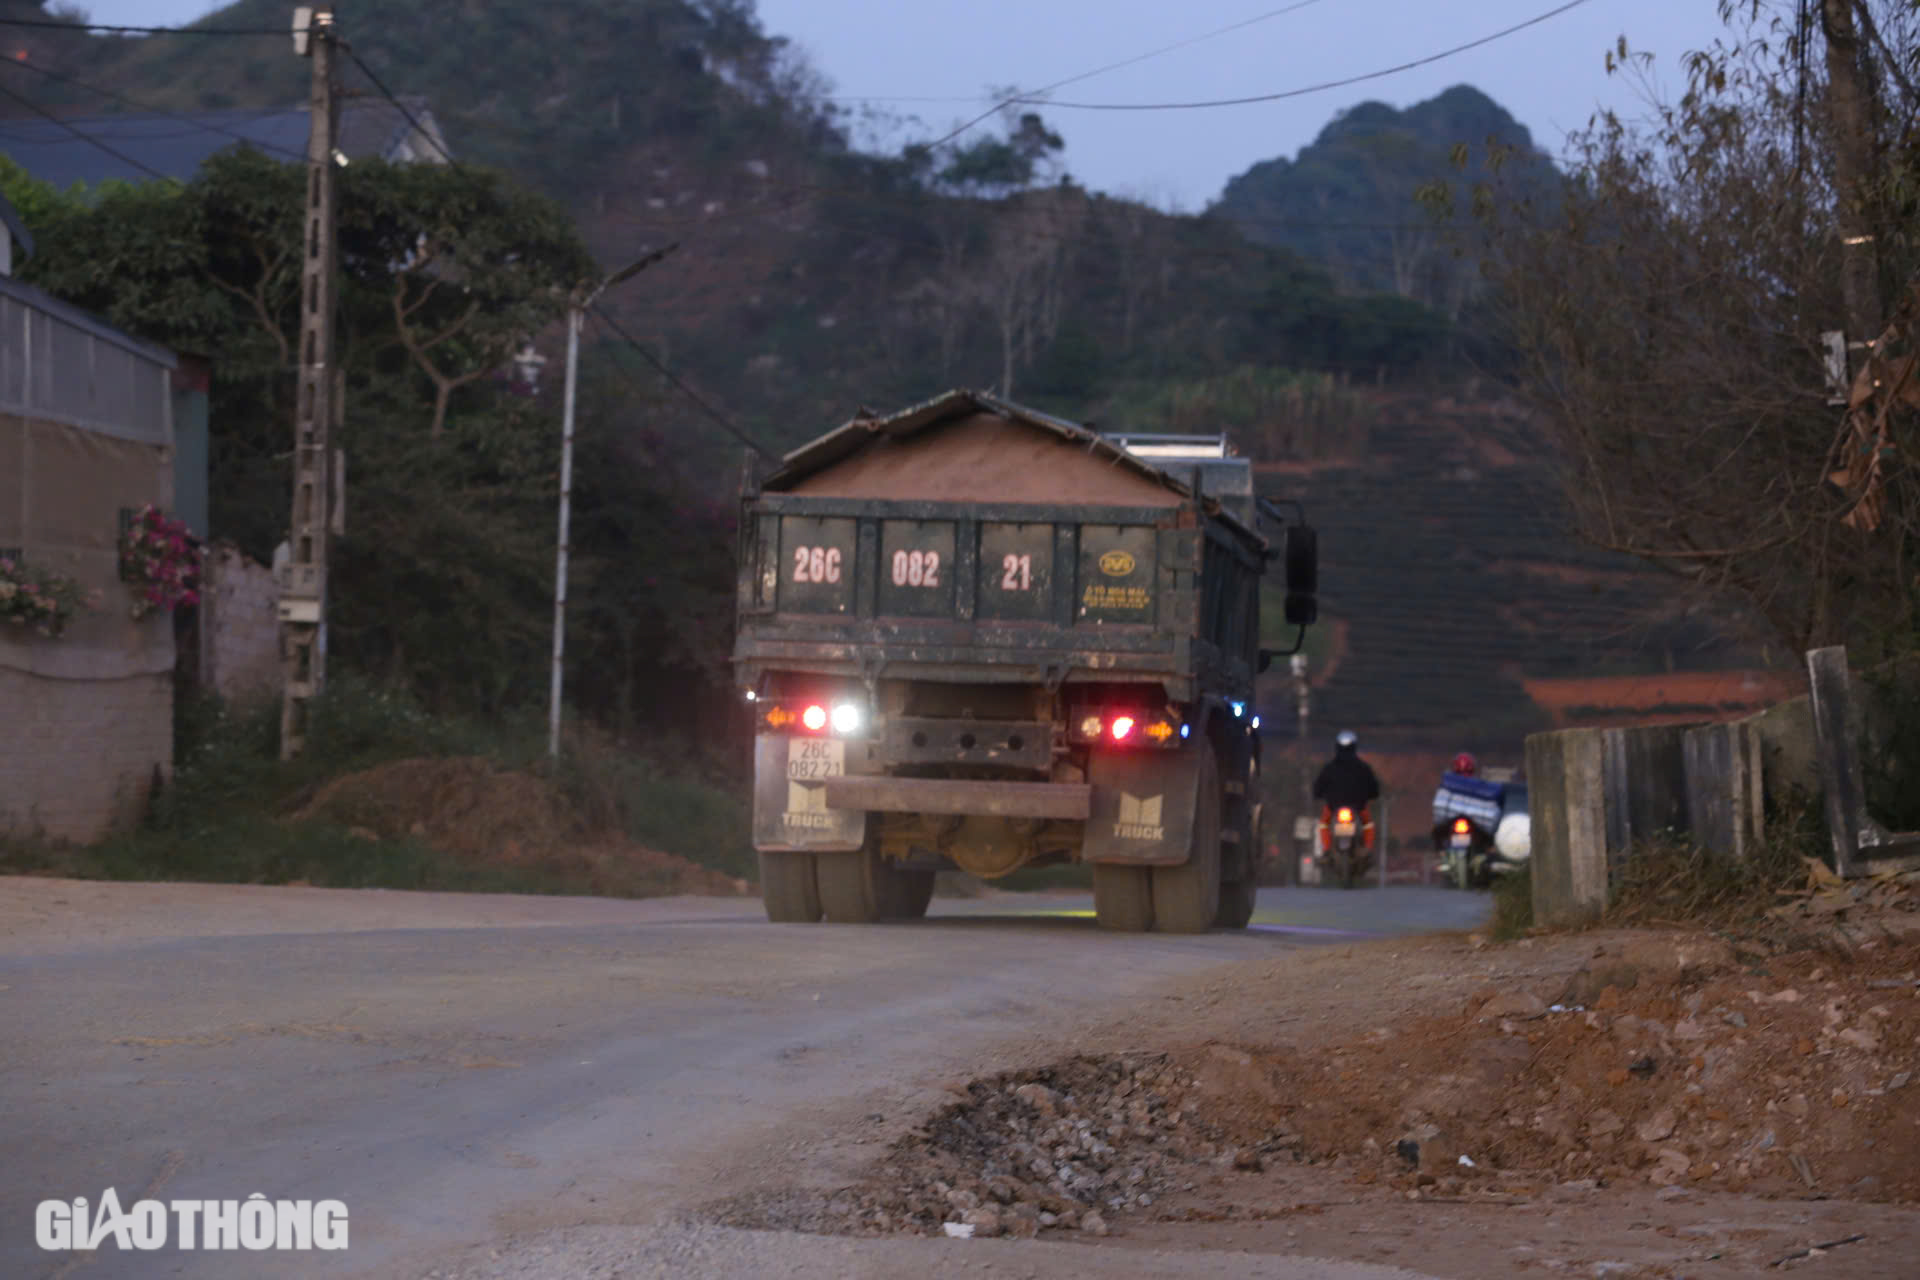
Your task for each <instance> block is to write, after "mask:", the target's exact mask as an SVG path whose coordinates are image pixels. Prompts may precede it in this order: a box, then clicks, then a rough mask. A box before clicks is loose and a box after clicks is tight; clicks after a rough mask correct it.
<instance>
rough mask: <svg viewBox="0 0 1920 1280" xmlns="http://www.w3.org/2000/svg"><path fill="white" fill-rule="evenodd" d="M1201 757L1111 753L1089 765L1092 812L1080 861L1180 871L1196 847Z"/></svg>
mask: <svg viewBox="0 0 1920 1280" xmlns="http://www.w3.org/2000/svg"><path fill="white" fill-rule="evenodd" d="M1199 777H1200V753H1199V752H1198V751H1196V750H1194V749H1193V748H1192V747H1187V748H1184V749H1182V750H1179V751H1159V750H1143V751H1109V752H1104V753H1096V754H1095V755H1094V757H1093V758H1092V759H1091V760H1090V761H1089V762H1088V764H1087V781H1088V782H1090V783H1092V784H1093V812H1092V814H1091V816H1089V817H1088V819H1087V833H1086V838H1085V840H1084V842H1083V843H1082V844H1081V846H1080V856H1081V858H1082V860H1084V861H1087V862H1113V863H1125V864H1127V865H1130V866H1137V867H1177V866H1179V865H1180V864H1181V863H1183V862H1185V861H1186V860H1187V857H1188V854H1189V853H1190V852H1191V849H1192V845H1193V811H1194V802H1195V800H1196V798H1197V797H1198V795H1199V792H1198V785H1199Z"/></svg>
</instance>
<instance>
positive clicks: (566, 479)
mask: <svg viewBox="0 0 1920 1280" xmlns="http://www.w3.org/2000/svg"><path fill="white" fill-rule="evenodd" d="M679 247H680V245H679V242H678V241H675V242H674V243H673V244H670V245H668V246H667V247H666V248H664V249H656V250H655V251H654V252H652V253H649V254H647V255H646V256H645V257H643V258H641V259H639V260H638V261H637V262H632V263H629V264H627V265H626V266H624V267H622V268H620V270H618V271H616V272H614V273H613V274H612V275H610V276H608V277H607V278H606V279H604V280H602V281H600V282H599V283H598V284H595V285H593V287H592V288H588V287H587V286H585V285H582V286H581V287H580V288H578V289H575V290H574V291H573V293H572V295H571V296H569V297H568V299H567V390H566V398H565V402H564V404H563V407H562V408H561V411H560V545H559V547H558V549H557V550H556V551H555V552H554V566H553V671H552V673H551V674H550V676H549V681H548V686H547V758H548V759H551V760H558V759H559V758H560V686H561V673H562V670H563V661H564V658H565V656H566V650H567V553H568V551H569V550H570V549H571V548H570V547H569V546H568V545H567V539H568V537H569V534H570V529H569V525H570V523H571V519H572V511H573V406H574V398H575V394H576V390H575V389H576V387H577V385H578V382H579V376H580V326H581V324H582V323H583V322H584V321H585V319H586V315H587V308H588V307H591V306H592V305H593V304H594V303H595V302H596V301H597V300H598V299H599V297H600V295H601V294H603V293H605V292H606V291H607V290H609V289H611V288H613V286H614V285H617V284H619V283H620V282H621V281H623V280H628V279H631V278H632V277H634V276H636V275H638V274H640V273H641V272H642V271H645V270H646V269H647V268H648V267H650V266H652V265H653V264H654V263H656V262H659V261H660V260H661V259H662V258H665V257H666V256H667V255H668V254H670V253H672V252H673V251H674V250H675V249H678V248H679Z"/></svg>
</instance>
